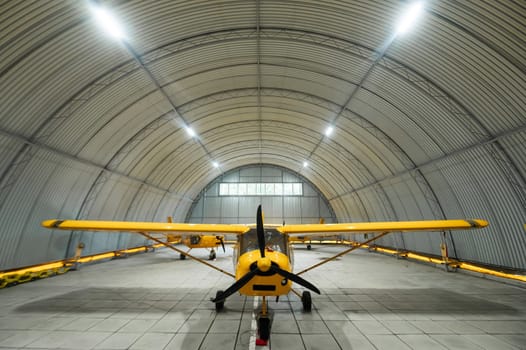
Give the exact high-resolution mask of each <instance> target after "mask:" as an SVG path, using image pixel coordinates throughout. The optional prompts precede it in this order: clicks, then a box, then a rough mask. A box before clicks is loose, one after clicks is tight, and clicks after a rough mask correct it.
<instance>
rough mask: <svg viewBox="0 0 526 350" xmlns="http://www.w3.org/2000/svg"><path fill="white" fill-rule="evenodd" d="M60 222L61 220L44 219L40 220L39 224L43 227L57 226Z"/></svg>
mask: <svg viewBox="0 0 526 350" xmlns="http://www.w3.org/2000/svg"><path fill="white" fill-rule="evenodd" d="M60 223H62V220H55V219H52V220H44V221H42V223H41V225H42V226H43V227H45V228H58V227H59V225H60Z"/></svg>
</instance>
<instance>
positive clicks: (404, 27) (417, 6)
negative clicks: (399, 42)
mask: <svg viewBox="0 0 526 350" xmlns="http://www.w3.org/2000/svg"><path fill="white" fill-rule="evenodd" d="M423 8H424V5H423V4H422V2H421V1H417V2H414V3H412V4H411V5H409V6H408V7H407V10H406V12H405V13H404V15H403V16H402V18H401V19H400V21H399V22H398V26H397V27H396V34H404V33H406V32H407V31H408V30H409V29H410V28H411V27H412V26H413V25H414V24H415V22H416V20H417V19H418V17H420V14H421V13H422V10H423Z"/></svg>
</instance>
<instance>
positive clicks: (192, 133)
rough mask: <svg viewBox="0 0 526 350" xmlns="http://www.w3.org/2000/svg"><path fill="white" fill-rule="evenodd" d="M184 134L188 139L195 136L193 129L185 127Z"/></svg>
mask: <svg viewBox="0 0 526 350" xmlns="http://www.w3.org/2000/svg"><path fill="white" fill-rule="evenodd" d="M186 133H187V134H188V135H190V137H195V136H196V135H197V134H196V133H195V131H194V129H192V128H191V127H189V126H187V127H186Z"/></svg>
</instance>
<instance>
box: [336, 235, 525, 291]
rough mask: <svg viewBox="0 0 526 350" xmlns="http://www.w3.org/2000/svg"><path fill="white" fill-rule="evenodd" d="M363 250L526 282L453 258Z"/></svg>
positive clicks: (514, 276) (379, 248)
mask: <svg viewBox="0 0 526 350" xmlns="http://www.w3.org/2000/svg"><path fill="white" fill-rule="evenodd" d="M345 244H349V245H357V244H359V243H357V242H354V241H345ZM363 248H365V249H369V250H373V251H377V252H381V253H386V254H391V255H396V256H400V257H404V258H409V259H413V260H419V261H423V262H426V263H432V264H437V265H442V264H447V265H448V266H451V267H455V268H460V269H463V270H466V271H472V272H478V273H482V274H486V275H491V276H497V277H501V278H507V279H512V280H516V281H521V282H526V276H524V275H517V274H512V273H505V272H502V271H497V270H493V269H489V268H486V267H481V266H477V265H474V264H470V263H466V262H461V261H457V260H453V259H451V258H447V260H444V259H438V258H435V257H431V256H426V255H423V254H417V253H412V252H405V251H403V252H400V251H397V250H393V249H389V248H384V247H378V246H364V247H363ZM446 261H447V262H446Z"/></svg>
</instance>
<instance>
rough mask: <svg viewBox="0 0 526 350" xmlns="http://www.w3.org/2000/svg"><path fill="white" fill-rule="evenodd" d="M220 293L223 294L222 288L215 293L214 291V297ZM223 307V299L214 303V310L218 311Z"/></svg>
mask: <svg viewBox="0 0 526 350" xmlns="http://www.w3.org/2000/svg"><path fill="white" fill-rule="evenodd" d="M221 294H223V291H222V290H218V291H217V293H216V298H217V297H218V296H220V295H221ZM224 307H225V301H224V300H223V301H219V302H217V303H216V311H218V312H219V311H221V310H223V308H224Z"/></svg>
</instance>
